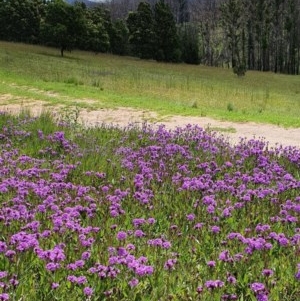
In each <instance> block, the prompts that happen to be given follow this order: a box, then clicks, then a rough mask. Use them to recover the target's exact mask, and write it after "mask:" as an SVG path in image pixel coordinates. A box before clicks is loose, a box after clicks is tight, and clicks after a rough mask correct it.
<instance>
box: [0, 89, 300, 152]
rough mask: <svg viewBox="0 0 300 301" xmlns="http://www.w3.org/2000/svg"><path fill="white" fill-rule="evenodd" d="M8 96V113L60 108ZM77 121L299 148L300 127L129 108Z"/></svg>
mask: <svg viewBox="0 0 300 301" xmlns="http://www.w3.org/2000/svg"><path fill="white" fill-rule="evenodd" d="M8 100H9V95H2V96H0V110H1V111H7V112H9V113H13V114H15V113H19V112H20V111H21V110H24V109H29V110H30V111H31V113H32V114H33V115H35V116H37V115H39V114H41V113H42V112H43V111H45V110H46V111H47V110H50V111H51V112H53V113H58V114H59V112H60V110H61V109H62V108H61V107H58V106H56V107H51V108H49V107H45V105H46V104H47V103H45V102H42V101H38V102H37V101H30V100H27V101H22V104H7V101H8ZM79 121H80V122H81V123H82V124H83V125H85V126H97V125H101V124H106V125H110V126H119V127H126V126H128V125H129V124H134V125H137V126H140V125H142V124H144V123H145V122H146V123H148V124H153V125H154V126H159V125H161V124H164V125H165V126H166V128H167V129H175V128H176V127H184V126H186V125H188V124H191V125H198V126H200V127H202V128H205V129H207V128H210V129H212V130H215V131H217V132H219V133H220V135H222V136H224V137H226V138H228V140H229V141H230V142H231V143H232V144H236V143H238V142H239V141H240V139H241V138H247V139H248V140H249V139H253V138H255V139H261V138H262V139H265V140H266V141H267V142H268V143H269V145H270V146H276V145H278V146H279V145H282V146H284V147H286V146H295V147H298V148H300V128H292V129H285V128H282V127H278V126H275V125H269V124H257V123H253V122H246V123H235V122H229V121H219V120H215V119H212V118H208V117H185V116H169V117H168V116H166V117H165V118H161V117H159V116H158V115H157V114H156V113H155V112H149V111H142V110H136V109H133V108H117V109H101V110H87V109H81V110H80V113H79Z"/></svg>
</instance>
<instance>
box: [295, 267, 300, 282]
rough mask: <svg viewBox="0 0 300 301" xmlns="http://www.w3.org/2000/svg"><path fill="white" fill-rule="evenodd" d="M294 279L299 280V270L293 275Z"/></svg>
mask: <svg viewBox="0 0 300 301" xmlns="http://www.w3.org/2000/svg"><path fill="white" fill-rule="evenodd" d="M295 278H296V279H297V280H300V269H299V270H298V271H297V273H296V274H295Z"/></svg>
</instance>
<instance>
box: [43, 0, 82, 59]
mask: <svg viewBox="0 0 300 301" xmlns="http://www.w3.org/2000/svg"><path fill="white" fill-rule="evenodd" d="M85 21H86V19H85V15H84V7H83V6H82V5H80V4H76V5H70V4H68V3H66V2H65V1H63V0H53V1H50V2H48V3H47V6H46V14H45V18H44V20H43V21H42V23H41V41H42V42H43V43H44V44H46V45H50V46H55V47H59V48H60V52H61V56H63V55H64V51H65V50H71V49H73V48H74V47H75V46H76V43H77V42H78V40H79V38H80V37H81V35H82V34H83V33H85V29H86V24H85Z"/></svg>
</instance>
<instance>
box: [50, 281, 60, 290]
mask: <svg viewBox="0 0 300 301" xmlns="http://www.w3.org/2000/svg"><path fill="white" fill-rule="evenodd" d="M58 287H59V283H57V282H53V283H52V284H51V288H52V289H54V290H55V289H57V288H58Z"/></svg>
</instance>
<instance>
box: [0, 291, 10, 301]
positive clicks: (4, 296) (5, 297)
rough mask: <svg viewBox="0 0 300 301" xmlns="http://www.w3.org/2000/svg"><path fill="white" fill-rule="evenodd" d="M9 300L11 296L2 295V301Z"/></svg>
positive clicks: (0, 300) (0, 299) (0, 298)
mask: <svg viewBox="0 0 300 301" xmlns="http://www.w3.org/2000/svg"><path fill="white" fill-rule="evenodd" d="M7 300H9V294H6V293H2V294H0V301H7Z"/></svg>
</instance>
